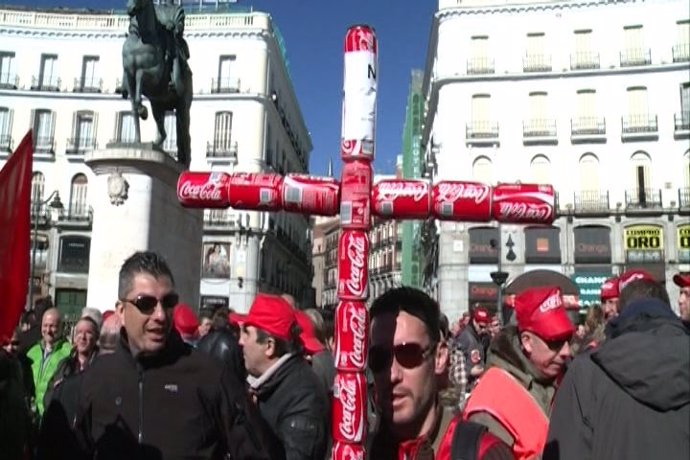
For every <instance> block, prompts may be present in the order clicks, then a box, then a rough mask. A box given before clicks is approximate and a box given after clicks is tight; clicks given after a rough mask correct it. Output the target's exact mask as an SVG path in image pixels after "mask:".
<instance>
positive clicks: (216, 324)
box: [197, 313, 247, 382]
mask: <svg viewBox="0 0 690 460" xmlns="http://www.w3.org/2000/svg"><path fill="white" fill-rule="evenodd" d="M214 316H215V315H214ZM231 318H238V319H239V318H241V315H239V314H238V313H229V314H228V315H227V316H226V317H225V319H224V320H223V321H221V319H220V318H219V317H214V320H213V322H212V326H211V330H210V332H209V333H208V334H206V335H205V336H204V337H202V338H201V340H199V342H198V343H197V350H199V351H200V352H202V353H205V354H207V355H209V356H211V357H213V358H214V359H215V360H216V361H218V362H219V363H221V364H222V365H224V366H225V367H226V368H227V369H228V370H229V371H230V372H232V374H233V375H234V376H235V377H236V378H237V380H238V381H240V382H245V381H246V379H247V370H246V369H245V367H244V357H243V356H242V348H241V347H240V342H239V333H238V332H237V331H238V330H239V324H237V325H233V324H232V320H231Z"/></svg>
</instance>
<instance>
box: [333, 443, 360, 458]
mask: <svg viewBox="0 0 690 460" xmlns="http://www.w3.org/2000/svg"><path fill="white" fill-rule="evenodd" d="M331 452H332V454H333V456H332V458H333V460H364V459H365V458H366V454H365V452H364V447H363V446H362V445H360V444H350V443H348V442H341V441H335V442H334V443H333V450H332V451H331Z"/></svg>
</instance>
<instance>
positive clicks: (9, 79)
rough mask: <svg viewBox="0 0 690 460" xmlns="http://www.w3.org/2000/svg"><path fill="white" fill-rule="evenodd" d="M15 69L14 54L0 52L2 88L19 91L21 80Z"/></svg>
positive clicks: (0, 84)
mask: <svg viewBox="0 0 690 460" xmlns="http://www.w3.org/2000/svg"><path fill="white" fill-rule="evenodd" d="M15 72H16V71H15V68H14V53H13V52H9V51H0V88H3V89H17V86H18V84H19V79H18V77H17V74H16V73H15Z"/></svg>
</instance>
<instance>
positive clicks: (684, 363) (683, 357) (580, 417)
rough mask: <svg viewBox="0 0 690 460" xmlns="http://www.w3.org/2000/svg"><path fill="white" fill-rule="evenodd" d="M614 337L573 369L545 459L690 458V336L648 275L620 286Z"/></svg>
mask: <svg viewBox="0 0 690 460" xmlns="http://www.w3.org/2000/svg"><path fill="white" fill-rule="evenodd" d="M620 300H621V311H620V315H619V316H618V317H617V318H616V319H614V320H612V321H611V322H610V323H609V326H608V328H607V329H608V330H607V332H608V336H609V339H608V340H607V341H606V342H604V344H603V345H602V346H601V347H599V348H598V349H596V350H594V351H593V352H591V353H584V354H582V355H580V356H579V357H578V358H577V359H575V361H574V362H573V363H572V365H571V366H570V369H569V370H568V372H567V373H566V375H565V379H564V380H563V382H562V384H561V387H560V388H559V390H558V392H557V393H556V399H555V402H554V407H553V412H552V414H551V424H550V427H549V434H548V438H547V445H546V448H545V450H544V456H543V458H544V460H570V459H573V460H576V459H577V460H580V459H591V460H598V459H601V460H604V459H605V460H617V459H621V460H623V459H625V460H636V459H640V460H643V459H651V458H659V459H662V458H663V459H664V460H671V459H688V458H690V335H688V332H687V331H686V330H685V329H684V328H683V325H682V323H681V321H680V320H679V319H678V317H676V315H675V314H674V313H673V311H672V310H671V306H670V303H669V298H668V293H667V292H666V290H665V289H664V287H663V286H661V285H660V284H658V283H656V282H654V281H650V280H647V279H640V280H636V281H633V282H631V283H630V284H629V285H627V286H626V287H625V288H623V290H622V291H621V297H620Z"/></svg>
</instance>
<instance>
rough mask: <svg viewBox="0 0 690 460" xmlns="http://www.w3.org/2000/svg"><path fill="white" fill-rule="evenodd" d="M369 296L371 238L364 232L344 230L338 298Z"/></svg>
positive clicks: (357, 298)
mask: <svg viewBox="0 0 690 460" xmlns="http://www.w3.org/2000/svg"><path fill="white" fill-rule="evenodd" d="M368 296H369V237H368V236H367V233H366V232H364V231H362V230H343V231H342V233H341V234H340V241H339V243H338V298H339V299H340V300H366V299H367V297H368Z"/></svg>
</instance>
